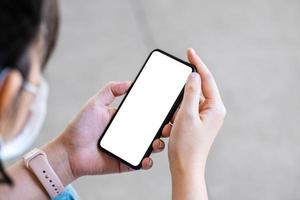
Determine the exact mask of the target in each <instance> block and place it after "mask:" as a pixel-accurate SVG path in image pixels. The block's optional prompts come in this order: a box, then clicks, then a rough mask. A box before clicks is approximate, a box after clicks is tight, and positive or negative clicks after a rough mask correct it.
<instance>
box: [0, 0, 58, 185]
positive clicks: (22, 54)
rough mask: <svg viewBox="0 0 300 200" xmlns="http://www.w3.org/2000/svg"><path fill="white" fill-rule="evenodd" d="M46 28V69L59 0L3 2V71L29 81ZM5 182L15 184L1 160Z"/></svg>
mask: <svg viewBox="0 0 300 200" xmlns="http://www.w3.org/2000/svg"><path fill="white" fill-rule="evenodd" d="M42 26H43V27H44V28H45V29H46V30H45V31H44V32H45V33H44V34H43V37H44V43H45V49H44V52H43V53H44V57H43V60H42V63H41V64H42V68H44V67H45V66H46V63H47V61H48V59H49V58H50V56H51V54H52V52H53V49H54V46H55V43H56V40H57V35H58V28H59V12H58V4H57V0H0V72H1V71H2V70H3V69H4V68H15V69H18V70H19V71H20V72H21V74H22V76H23V78H24V79H25V78H26V76H27V74H28V71H29V68H30V60H29V57H28V51H27V49H28V48H29V47H30V45H31V44H32V43H33V42H34V40H35V39H37V36H38V34H39V31H40V30H41V27H42ZM0 151H1V143H0ZM1 183H8V184H10V185H12V184H13V182H12V180H11V179H10V178H9V176H8V175H7V174H6V173H5V171H4V167H3V165H2V163H1V157H0V184H1Z"/></svg>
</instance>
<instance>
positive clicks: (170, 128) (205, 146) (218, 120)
mask: <svg viewBox="0 0 300 200" xmlns="http://www.w3.org/2000/svg"><path fill="white" fill-rule="evenodd" d="M187 56H188V59H189V61H190V63H192V64H194V65H195V66H196V69H197V72H193V73H192V74H191V75H190V76H189V78H188V80H187V83H186V86H185V91H184V97H183V101H182V103H181V106H180V108H179V110H178V111H177V113H176V115H175V116H174V122H173V125H171V124H168V125H166V126H165V127H164V130H163V135H170V139H169V150H168V151H169V152H168V153H169V162H170V170H171V173H178V172H183V171H190V172H191V171H195V170H196V171H197V172H199V170H202V172H203V173H204V170H205V163H206V159H207V156H208V153H209V150H210V147H211V145H212V143H213V141H214V139H215V137H216V135H217V133H218V131H219V129H220V128H221V126H222V124H223V120H224V117H225V114H226V109H225V107H224V104H223V102H222V99H221V96H220V93H219V90H218V87H217V85H216V83H215V80H214V78H213V76H212V74H211V72H210V71H209V70H208V68H207V67H206V65H205V64H204V63H203V62H202V61H201V59H200V58H199V57H198V55H197V54H196V53H195V51H194V50H193V49H189V50H188V52H187ZM201 91H202V93H203V96H204V99H203V98H201Z"/></svg>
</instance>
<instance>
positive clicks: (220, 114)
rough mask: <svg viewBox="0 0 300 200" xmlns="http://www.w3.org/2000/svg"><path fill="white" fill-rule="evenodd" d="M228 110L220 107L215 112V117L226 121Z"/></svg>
mask: <svg viewBox="0 0 300 200" xmlns="http://www.w3.org/2000/svg"><path fill="white" fill-rule="evenodd" d="M226 113H227V111H226V108H225V107H224V106H219V107H217V108H216V109H215V110H214V115H215V117H217V118H219V119H224V118H225V116H226Z"/></svg>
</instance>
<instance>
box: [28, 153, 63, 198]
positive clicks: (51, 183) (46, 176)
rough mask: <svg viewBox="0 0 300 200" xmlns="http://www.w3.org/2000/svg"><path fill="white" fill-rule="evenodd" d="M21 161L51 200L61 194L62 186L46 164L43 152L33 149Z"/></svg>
mask: <svg viewBox="0 0 300 200" xmlns="http://www.w3.org/2000/svg"><path fill="white" fill-rule="evenodd" d="M23 159H24V163H25V165H26V167H27V168H29V169H30V170H31V171H32V172H33V173H34V175H35V176H36V177H37V178H38V179H39V181H40V183H41V184H42V185H43V187H44V188H45V189H46V191H47V192H48V194H49V196H50V197H51V198H54V197H55V196H57V195H58V194H60V193H61V192H63V190H64V186H63V184H62V182H61V181H60V179H59V177H58V176H57V175H56V173H55V172H54V170H53V168H52V167H51V165H50V163H49V162H48V159H47V155H46V154H45V152H43V151H41V150H40V149H33V150H32V151H30V152H29V153H27V154H26V155H25V156H24V157H23Z"/></svg>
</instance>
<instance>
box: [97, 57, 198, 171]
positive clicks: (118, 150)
mask: <svg viewBox="0 0 300 200" xmlns="http://www.w3.org/2000/svg"><path fill="white" fill-rule="evenodd" d="M191 72H192V68H191V67H188V66H187V65H185V64H183V63H181V62H179V61H177V60H175V59H173V58H171V57H169V56H167V55H165V54H163V53H161V52H159V51H154V52H153V53H152V54H151V56H150V58H149V59H148V62H147V63H146V65H145V67H144V69H143V70H142V72H141V73H140V75H139V76H138V78H137V80H136V82H135V83H134V85H133V86H132V88H131V90H130V92H129V94H128V95H127V97H126V99H125V100H124V102H123V104H122V105H121V107H120V109H119V111H118V112H117V114H116V116H115V118H114V119H113V121H112V122H111V124H110V126H109V127H108V129H107V130H106V132H105V133H104V136H103V138H102V140H101V142H100V145H101V147H102V148H104V149H106V150H107V151H109V152H111V153H113V154H114V155H116V156H118V157H119V158H121V159H123V160H125V161H126V162H128V163H130V164H131V165H133V166H138V165H139V163H140V162H141V160H142V159H143V156H144V154H145V153H146V151H147V149H148V148H149V146H150V145H151V142H152V140H153V139H154V137H155V135H156V134H157V132H158V131H159V129H160V127H161V125H162V123H163V121H164V120H165V118H166V117H167V115H168V113H169V111H170V110H171V108H172V106H173V104H174V103H175V101H176V99H177V97H178V96H179V94H180V92H181V90H182V89H183V87H184V85H185V82H186V80H187V78H188V76H189V74H190V73H191Z"/></svg>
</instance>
